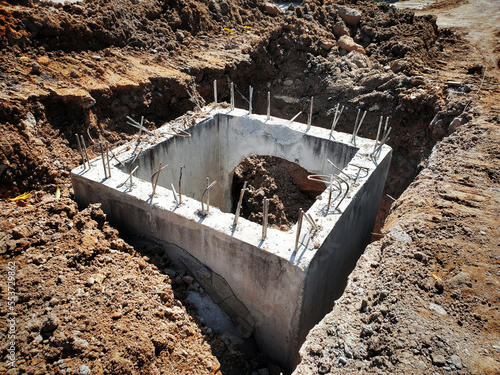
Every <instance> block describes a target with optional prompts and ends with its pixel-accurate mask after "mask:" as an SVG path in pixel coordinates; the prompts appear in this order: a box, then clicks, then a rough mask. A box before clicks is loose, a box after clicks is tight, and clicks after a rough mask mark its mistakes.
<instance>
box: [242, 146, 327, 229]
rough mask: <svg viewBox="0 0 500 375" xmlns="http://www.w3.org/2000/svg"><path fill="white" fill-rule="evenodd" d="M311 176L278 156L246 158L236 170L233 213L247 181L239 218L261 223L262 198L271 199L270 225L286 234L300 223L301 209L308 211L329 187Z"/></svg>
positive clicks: (298, 166)
mask: <svg viewBox="0 0 500 375" xmlns="http://www.w3.org/2000/svg"><path fill="white" fill-rule="evenodd" d="M310 174H311V173H309V172H308V171H307V170H306V169H304V168H302V167H301V166H300V165H298V164H296V163H293V162H290V161H288V160H285V159H282V158H279V157H276V156H269V155H254V156H250V157H248V158H245V159H243V161H242V162H241V163H240V164H239V165H238V166H237V167H236V168H235V170H234V175H233V183H232V197H233V202H232V203H233V205H232V206H233V207H232V212H233V213H234V212H235V211H236V206H237V204H238V199H239V196H240V191H241V189H242V188H243V184H244V182H245V181H248V185H247V191H246V192H245V195H244V199H243V202H242V206H241V212H240V215H241V216H242V217H244V218H246V219H248V220H250V221H253V222H256V223H259V224H262V205H263V199H264V197H266V198H269V224H270V225H271V226H273V227H275V228H277V229H280V230H283V231H287V230H289V229H290V228H291V227H292V225H293V224H294V223H296V222H297V220H298V214H299V209H300V208H302V209H303V210H304V211H307V210H308V209H309V207H311V206H312V205H313V203H314V201H315V200H316V197H317V196H318V195H320V194H321V193H322V192H323V191H324V190H325V188H326V186H325V184H324V183H321V182H316V181H311V180H308V179H307V176H308V175H310Z"/></svg>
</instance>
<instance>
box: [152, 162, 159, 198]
mask: <svg viewBox="0 0 500 375" xmlns="http://www.w3.org/2000/svg"><path fill="white" fill-rule="evenodd" d="M160 172H161V163H160V167H159V168H158V172H156V180H155V183H154V185H153V195H155V194H156V186H158V178H160Z"/></svg>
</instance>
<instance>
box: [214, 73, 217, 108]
mask: <svg viewBox="0 0 500 375" xmlns="http://www.w3.org/2000/svg"><path fill="white" fill-rule="evenodd" d="M214 103H215V104H217V80H216V79H214Z"/></svg>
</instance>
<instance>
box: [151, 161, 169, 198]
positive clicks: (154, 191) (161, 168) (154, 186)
mask: <svg viewBox="0 0 500 375" xmlns="http://www.w3.org/2000/svg"><path fill="white" fill-rule="evenodd" d="M167 167H168V164H166V165H165V166H164V167H162V166H161V163H160V167H159V168H158V170H157V171H156V172H155V173H153V174H152V175H151V186H152V188H153V194H152V195H153V196H154V195H155V194H156V186H158V179H159V178H160V172H161V171H162V170H164V169H165V168H167ZM155 177H156V180H155V182H153V180H154V179H155Z"/></svg>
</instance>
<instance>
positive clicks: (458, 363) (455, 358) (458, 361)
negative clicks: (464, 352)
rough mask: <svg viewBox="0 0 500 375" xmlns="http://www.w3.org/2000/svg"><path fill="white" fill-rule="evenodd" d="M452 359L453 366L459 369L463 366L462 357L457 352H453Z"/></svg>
mask: <svg viewBox="0 0 500 375" xmlns="http://www.w3.org/2000/svg"><path fill="white" fill-rule="evenodd" d="M450 361H451V363H453V366H455V367H456V368H457V369H459V370H460V369H461V368H462V360H461V359H460V357H459V356H458V355H456V354H453V355H452V356H451V357H450Z"/></svg>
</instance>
